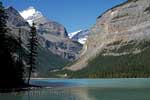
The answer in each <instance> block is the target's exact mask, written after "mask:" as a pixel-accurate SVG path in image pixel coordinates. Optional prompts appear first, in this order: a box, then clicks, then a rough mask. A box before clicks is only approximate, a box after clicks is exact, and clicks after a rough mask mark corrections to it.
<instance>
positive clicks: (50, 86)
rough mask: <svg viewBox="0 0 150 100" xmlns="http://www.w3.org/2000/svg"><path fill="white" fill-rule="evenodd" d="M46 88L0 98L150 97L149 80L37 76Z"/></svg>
mask: <svg viewBox="0 0 150 100" xmlns="http://www.w3.org/2000/svg"><path fill="white" fill-rule="evenodd" d="M31 84H33V85H40V86H45V87H46V88H41V89H32V90H30V91H24V92H23V91H22V92H12V93H5V94H0V100H150V79H149V78H139V79H138V78H137V79H130V78H129V79H38V80H36V79H35V80H32V81H31Z"/></svg>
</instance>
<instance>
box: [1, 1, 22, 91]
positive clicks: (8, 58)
mask: <svg viewBox="0 0 150 100" xmlns="http://www.w3.org/2000/svg"><path fill="white" fill-rule="evenodd" d="M6 20H7V15H6V13H5V9H4V7H3V5H2V2H0V89H3V88H14V87H19V86H21V85H22V84H23V76H22V75H23V70H19V69H20V67H19V66H18V63H17V60H16V59H15V58H16V55H17V50H18V46H19V42H18V41H17V40H16V39H15V38H13V37H12V36H11V35H10V34H9V30H10V29H8V28H7V25H6V23H7V22H6Z"/></svg>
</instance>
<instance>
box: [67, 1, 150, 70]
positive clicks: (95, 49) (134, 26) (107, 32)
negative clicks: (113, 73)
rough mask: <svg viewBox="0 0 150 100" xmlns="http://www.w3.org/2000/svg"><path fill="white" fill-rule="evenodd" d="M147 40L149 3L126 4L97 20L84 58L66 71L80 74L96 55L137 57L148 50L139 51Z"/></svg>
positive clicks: (149, 18) (148, 35)
mask: <svg viewBox="0 0 150 100" xmlns="http://www.w3.org/2000/svg"><path fill="white" fill-rule="evenodd" d="M149 40H150V0H128V1H127V2H125V3H123V4H121V5H118V6H116V7H113V8H111V9H109V10H108V11H106V12H105V13H104V14H102V16H99V17H98V18H97V23H96V24H95V25H94V26H93V27H92V28H91V30H90V36H89V38H88V40H87V43H86V44H85V45H84V49H83V56H82V57H81V58H80V60H79V61H77V62H76V63H75V64H74V65H72V66H71V67H68V68H67V69H69V70H73V71H76V70H80V69H82V68H84V67H85V66H86V65H87V63H88V60H91V59H93V58H94V57H96V56H97V55H102V56H110V55H111V56H121V55H127V54H133V55H134V54H138V53H140V52H142V51H144V50H145V49H146V48H147V47H148V45H144V46H142V47H141V44H142V42H143V41H149ZM108 63H109V62H108Z"/></svg>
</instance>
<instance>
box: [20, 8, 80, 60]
mask: <svg viewBox="0 0 150 100" xmlns="http://www.w3.org/2000/svg"><path fill="white" fill-rule="evenodd" d="M20 14H21V15H22V17H23V18H24V19H25V20H26V21H28V22H29V23H30V24H31V23H32V22H34V23H35V24H36V27H37V31H38V36H39V42H40V44H41V45H42V46H43V47H45V48H47V49H49V50H50V51H51V52H52V53H54V54H57V55H59V56H61V57H62V58H65V59H68V60H71V61H74V60H76V59H78V58H79V55H80V51H81V49H82V45H81V44H80V43H78V42H74V41H72V40H71V39H69V37H68V33H67V30H66V28H65V27H64V26H63V25H61V24H59V23H57V22H55V21H51V20H49V19H48V18H46V17H45V16H43V15H42V13H41V12H39V11H37V10H36V9H34V8H33V7H30V8H28V9H26V10H24V11H22V12H20Z"/></svg>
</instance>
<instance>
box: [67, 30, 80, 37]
mask: <svg viewBox="0 0 150 100" xmlns="http://www.w3.org/2000/svg"><path fill="white" fill-rule="evenodd" d="M81 31H82V30H79V31H75V32H72V33H69V34H68V36H69V38H72V37H73V36H75V35H76V34H78V33H79V32H81Z"/></svg>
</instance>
